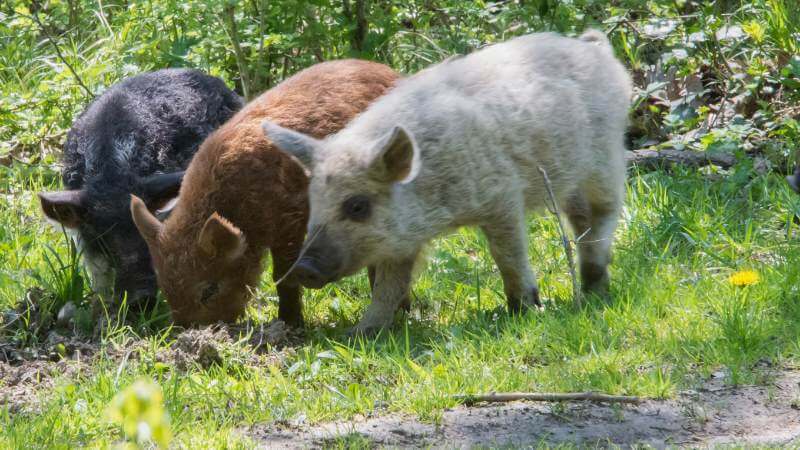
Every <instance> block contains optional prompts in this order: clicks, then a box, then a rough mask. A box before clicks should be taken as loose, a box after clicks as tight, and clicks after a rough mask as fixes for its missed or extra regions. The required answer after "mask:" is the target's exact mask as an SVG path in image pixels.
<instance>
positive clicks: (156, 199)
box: [139, 171, 186, 211]
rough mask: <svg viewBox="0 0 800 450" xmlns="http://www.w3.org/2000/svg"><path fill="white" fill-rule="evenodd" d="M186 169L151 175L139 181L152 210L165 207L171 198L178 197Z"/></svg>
mask: <svg viewBox="0 0 800 450" xmlns="http://www.w3.org/2000/svg"><path fill="white" fill-rule="evenodd" d="M185 173H186V172H185V171H180V172H172V173H159V174H156V175H151V176H149V177H147V178H145V179H144V180H142V181H141V182H140V183H139V186H140V189H141V191H142V200H144V202H145V204H146V205H147V208H148V209H150V211H156V210H159V209H163V208H164V205H166V204H168V203H169V202H170V200H172V199H174V198H176V197H178V192H179V191H180V189H181V183H182V182H183V175H184V174H185Z"/></svg>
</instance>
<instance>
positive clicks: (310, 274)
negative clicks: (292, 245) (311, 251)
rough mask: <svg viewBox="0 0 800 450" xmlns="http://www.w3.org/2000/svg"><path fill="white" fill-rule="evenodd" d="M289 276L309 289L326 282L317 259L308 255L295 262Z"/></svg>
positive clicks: (317, 287)
mask: <svg viewBox="0 0 800 450" xmlns="http://www.w3.org/2000/svg"><path fill="white" fill-rule="evenodd" d="M291 278H292V279H293V280H295V281H296V282H298V283H300V284H301V285H303V286H305V287H307V288H311V289H319V288H321V287H322V286H325V284H327V282H328V281H327V277H326V276H325V274H323V273H322V271H321V270H320V268H319V264H318V263H317V261H316V260H315V259H314V258H309V257H303V258H302V259H300V261H298V262H297V265H295V266H294V269H293V270H292V273H291Z"/></svg>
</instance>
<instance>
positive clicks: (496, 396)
mask: <svg viewBox="0 0 800 450" xmlns="http://www.w3.org/2000/svg"><path fill="white" fill-rule="evenodd" d="M453 398H454V399H456V400H459V401H462V402H463V403H464V404H465V405H472V404H475V403H505V402H513V401H517V400H528V401H534V402H569V401H584V402H605V403H641V402H643V401H644V400H645V399H643V398H641V397H632V396H627V395H609V394H601V393H599V392H563V393H546V392H497V393H496V392H492V393H489V394H457V395H454V396H453Z"/></svg>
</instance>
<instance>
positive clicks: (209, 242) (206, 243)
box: [197, 213, 247, 261]
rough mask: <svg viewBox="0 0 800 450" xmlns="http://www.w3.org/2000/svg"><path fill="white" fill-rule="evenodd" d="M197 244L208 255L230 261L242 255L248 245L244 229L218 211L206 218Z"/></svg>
mask: <svg viewBox="0 0 800 450" xmlns="http://www.w3.org/2000/svg"><path fill="white" fill-rule="evenodd" d="M197 244H198V245H199V246H200V249H201V250H203V251H204V252H205V253H206V254H207V255H208V256H210V257H212V258H215V257H222V258H225V259H226V260H228V261H231V260H234V259H236V258H238V257H240V256H242V254H243V253H244V250H245V248H246V246H247V244H246V243H245V240H244V235H243V234H242V231H241V230H240V229H238V228H236V227H235V226H234V225H233V224H232V223H230V222H229V221H228V220H226V219H225V218H224V217H222V216H220V215H219V214H217V213H214V214H211V216H210V217H209V218H208V220H206V223H205V224H204V225H203V229H202V230H201V231H200V237H199V239H198V242H197Z"/></svg>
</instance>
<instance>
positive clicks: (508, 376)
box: [0, 165, 800, 448]
mask: <svg viewBox="0 0 800 450" xmlns="http://www.w3.org/2000/svg"><path fill="white" fill-rule="evenodd" d="M6 173H9V174H11V175H12V176H11V177H9V178H6V179H5V181H3V183H5V184H4V185H3V186H2V188H3V190H4V192H7V193H10V195H9V194H6V197H4V202H5V205H6V207H7V208H9V210H10V211H12V212H13V213H11V214H4V215H2V216H1V217H0V220H2V221H3V229H4V230H6V231H5V233H6V234H5V235H4V238H3V245H4V246H5V248H7V249H8V250H7V251H5V252H4V253H2V258H3V259H4V261H3V265H2V266H3V267H11V268H12V269H13V270H5V269H4V270H3V271H2V275H1V276H3V277H5V278H4V279H5V282H4V283H3V284H2V286H1V287H0V303H2V305H3V308H5V309H6V313H4V315H3V317H4V319H3V320H4V322H3V332H4V333H5V335H4V336H5V338H4V340H3V341H2V342H0V360H1V361H2V362H0V402H2V405H3V406H0V417H2V421H3V422H4V423H5V424H6V426H4V427H2V429H0V446H4V447H12V448H18V447H26V446H27V445H28V444H29V443H31V442H37V443H41V445H43V446H48V447H73V446H76V445H85V446H89V447H105V446H108V445H111V444H114V443H116V442H119V441H120V440H122V439H124V437H125V434H124V433H123V432H122V429H121V428H120V427H119V426H118V425H117V424H116V423H115V422H114V421H113V420H112V419H111V418H110V416H109V413H108V410H109V405H111V404H113V402H114V399H115V397H116V396H118V395H120V392H125V391H126V389H128V387H130V386H132V385H133V384H134V382H136V381H137V380H150V382H151V383H155V385H156V386H158V388H159V389H160V391H161V392H163V404H164V408H165V411H166V412H167V414H168V416H169V424H170V427H171V430H172V435H173V442H174V443H175V444H176V445H178V446H184V447H191V448H198V447H204V448H218V447H220V446H228V447H233V448H254V447H259V446H262V447H269V448H272V447H273V446H275V445H277V444H278V443H283V444H287V445H288V444H291V445H295V446H297V445H300V446H302V445H303V444H308V446H311V447H316V446H318V445H323V446H332V447H340V446H345V447H352V446H359V445H363V446H372V445H373V444H375V445H382V444H386V445H390V446H392V445H400V446H403V445H405V446H416V445H417V444H423V443H424V444H430V445H434V446H435V445H445V446H447V445H448V443H449V442H450V441H451V440H452V442H454V443H458V444H459V445H462V444H463V445H464V446H469V445H471V443H472V442H473V441H474V443H476V444H478V443H481V444H485V445H486V446H490V447H491V446H494V445H495V444H503V443H514V442H517V443H518V442H521V441H525V442H529V443H539V442H541V443H542V444H543V445H544V444H556V443H561V442H565V441H569V442H576V441H577V442H579V443H580V442H583V443H584V444H588V443H593V442H595V440H597V439H610V440H611V441H612V442H616V443H619V444H628V443H635V442H649V443H650V444H651V445H653V446H656V447H658V446H659V445H663V444H664V443H672V444H681V443H688V444H687V445H695V444H707V443H708V444H713V443H716V442H728V441H733V442H737V443H740V444H753V445H761V444H763V443H772V444H780V443H783V442H788V441H790V440H791V439H793V438H794V436H795V433H796V431H797V428H796V426H797V415H796V412H797V411H796V410H795V409H794V407H793V406H794V405H795V402H796V400H795V397H797V396H798V394H797V387H796V381H797V375H796V373H795V372H794V371H793V370H792V368H793V367H795V366H796V365H797V356H798V350H799V349H800V346H798V344H800V340H798V336H800V303H798V291H797V289H798V285H799V284H798V279H799V278H800V265H798V264H797V263H798V260H800V249H798V246H797V239H798V237H797V226H796V224H795V219H794V218H795V216H796V214H797V212H798V211H800V200H798V197H797V196H796V194H794V193H793V192H791V190H790V189H789V188H788V187H787V186H786V184H785V183H784V181H783V179H782V177H781V176H780V175H778V174H772V173H761V174H759V173H757V172H754V171H752V170H751V167H750V166H747V165H739V166H735V167H733V168H731V169H730V170H714V169H702V170H695V169H691V170H683V169H680V168H676V169H674V170H672V171H654V172H639V171H636V170H633V169H632V170H631V172H630V174H629V180H628V186H629V188H628V198H627V204H626V210H625V212H624V214H623V217H622V219H621V224H620V229H619V231H618V233H617V243H616V246H615V259H614V262H613V264H612V266H611V273H612V286H611V295H610V296H609V298H605V299H604V298H596V297H589V298H587V299H585V302H584V306H583V307H582V308H581V309H576V308H575V307H574V306H572V302H571V286H570V279H569V276H568V270H567V264H566V259H565V257H564V254H563V249H562V247H561V243H560V240H559V237H558V231H557V225H556V222H555V219H554V218H553V217H552V216H550V215H548V214H544V215H541V216H532V217H531V221H530V229H529V234H530V236H531V237H530V243H531V248H532V250H531V255H532V260H533V261H534V263H535V265H536V266H537V269H538V271H539V274H540V282H541V289H542V293H543V298H544V299H545V308H544V309H543V310H541V311H534V312H530V313H528V314H526V315H523V316H518V317H515V316H509V315H507V314H506V313H505V310H504V302H505V301H504V298H503V296H502V287H501V283H500V279H499V274H498V273H497V271H496V268H495V267H494V264H493V263H492V261H491V259H490V257H489V256H488V249H487V248H486V244H485V240H484V239H483V238H482V237H481V236H480V234H478V233H477V232H476V231H475V230H470V229H465V230H461V231H460V232H458V233H456V234H454V235H452V236H449V237H446V238H443V239H441V240H438V241H436V242H435V243H434V244H433V245H432V247H431V248H430V249H429V251H428V255H429V257H428V260H429V264H428V266H427V267H426V268H425V270H424V271H422V273H421V274H420V278H419V280H418V281H417V282H416V284H415V287H414V292H415V296H414V302H413V308H412V311H411V313H410V314H408V315H401V316H398V317H397V320H396V325H395V327H394V328H393V329H391V330H388V331H387V332H385V333H383V334H382V335H380V336H378V337H376V338H370V339H364V340H356V341H351V340H349V338H348V337H347V336H346V333H345V332H346V330H347V328H348V327H349V326H352V325H353V324H354V323H355V322H356V321H357V319H358V317H359V315H360V312H361V311H362V310H363V307H364V306H365V304H366V301H365V298H366V297H367V295H368V288H367V280H366V276H364V275H359V276H358V277H354V278H352V279H349V280H347V281H345V282H343V283H339V284H336V285H334V286H330V287H328V288H326V289H323V290H321V291H307V292H306V295H305V301H306V305H307V311H306V312H307V317H308V327H307V328H306V330H305V331H304V332H303V333H300V334H297V333H291V332H288V330H286V329H284V328H282V327H281V326H280V325H278V324H277V323H274V322H270V321H271V320H272V319H273V318H274V317H275V313H276V301H277V299H276V298H275V297H274V287H273V286H272V284H271V282H270V281H269V276H268V270H267V272H266V274H265V277H264V282H263V284H262V286H261V287H260V289H259V290H258V292H257V298H256V299H255V300H254V301H253V302H252V305H251V308H250V309H249V312H248V317H247V319H246V320H245V321H244V322H242V323H240V324H238V325H236V326H229V327H224V328H209V329H204V330H188V331H183V330H180V329H177V328H172V327H170V326H169V321H168V317H167V316H166V315H164V314H160V313H159V312H157V313H154V314H153V315H144V316H142V315H136V314H133V313H128V314H127V315H126V314H124V311H123V313H122V314H119V315H116V316H115V315H112V314H107V315H105V316H103V315H102V314H101V317H100V319H98V320H97V321H96V322H92V321H89V322H86V321H85V320H84V319H82V318H81V317H82V316H81V315H80V314H78V315H77V316H76V319H75V320H73V321H71V322H69V323H67V324H62V325H59V324H58V323H57V321H54V320H55V319H53V320H49V321H48V320H46V317H45V316H46V314H45V311H44V308H39V309H35V308H34V309H31V308H27V307H26V306H25V305H30V304H38V305H47V304H48V302H50V301H56V300H58V299H61V298H62V297H63V296H64V295H65V294H64V293H63V292H65V290H64V289H61V290H59V289H60V288H59V286H63V285H65V283H64V282H63V280H62V278H64V277H65V276H66V275H64V274H65V273H72V272H70V271H71V270H72V269H74V267H73V266H72V265H70V263H69V261H70V258H69V255H68V251H67V246H66V244H65V243H66V242H67V241H66V239H65V237H64V236H63V235H62V234H60V233H59V232H57V231H55V230H53V229H52V227H50V226H49V225H47V224H45V223H44V222H43V221H42V219H41V217H40V215H39V212H38V209H37V204H36V200H35V197H34V195H33V194H34V193H35V192H36V191H37V190H40V189H45V188H48V187H50V186H52V185H53V184H54V177H53V174H52V172H50V171H48V170H46V169H43V168H35V169H33V170H31V169H30V168H26V167H24V166H12V167H11V168H10V170H7V172H6ZM48 248H52V249H53V251H55V252H56V253H55V254H58V255H60V256H61V259H62V262H63V267H61V266H59V265H58V263H53V264H52V265H51V264H49V263H48V262H47V261H48V259H47V258H48V255H52V254H53V253H52V252H51V251H50V250H48ZM60 267H61V268H60ZM62 269H63V270H62ZM733 275H736V276H733ZM59 277H61V278H59ZM59 280H62V281H59ZM66 284H67V285H68V284H69V283H66ZM85 301H86V302H89V303H90V302H93V301H96V299H94V298H92V297H91V296H89V297H87V298H86V299H85ZM89 312H90V311H88V310H87V311H86V313H87V314H88V313H89ZM162 312H163V311H162ZM87 317H89V318H91V317H93V316H91V315H88V316H87ZM17 321H19V322H17ZM23 325H24V326H23ZM774 386H778V387H779V388H776V387H774ZM491 391H498V392H504V391H505V392H507V391H528V392H581V391H600V392H606V393H610V394H625V395H637V396H640V397H643V398H647V399H648V400H647V402H646V403H645V404H644V405H642V406H638V407H635V408H631V407H624V408H617V407H614V406H602V405H601V406H598V405H583V404H575V403H570V404H565V405H550V404H530V403H514V404H510V405H501V406H488V407H486V406H477V407H470V408H467V407H465V406H462V405H459V402H457V401H456V400H454V399H453V398H452V396H453V395H455V394H463V393H468V394H470V393H479V392H491ZM727 405H731V406H727ZM748 412H749V415H748ZM656 413H657V414H656ZM739 414H741V415H739ZM487 415H488V416H489V417H486V416H487ZM767 417H768V418H769V420H766V421H763V418H767ZM519 421H522V422H519ZM351 422H352V423H355V424H357V425H354V426H352V428H351V425H341V426H336V425H330V424H337V423H338V424H349V423H351ZM522 423H524V424H528V425H526V426H525V427H523V426H522V425H521V424H522ZM373 425H377V426H375V427H373ZM398 429H399V430H403V431H401V432H400V433H398V432H394V431H392V430H398ZM332 430H341V431H343V432H347V433H348V434H347V435H345V436H344V437H339V438H334V434H333V433H331V431H332ZM353 430H354V431H356V432H357V433H356V434H354V433H352V432H351V431H353ZM287 437H291V438H292V439H294V441H293V442H289V441H287ZM493 439H494V440H495V441H493ZM693 439H699V440H697V441H694V440H693ZM603 442H605V441H603ZM602 445H605V444H602Z"/></svg>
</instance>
